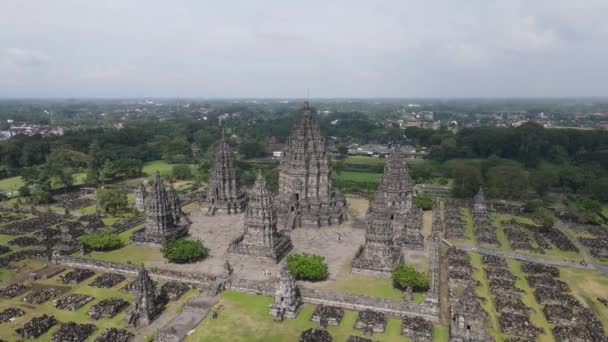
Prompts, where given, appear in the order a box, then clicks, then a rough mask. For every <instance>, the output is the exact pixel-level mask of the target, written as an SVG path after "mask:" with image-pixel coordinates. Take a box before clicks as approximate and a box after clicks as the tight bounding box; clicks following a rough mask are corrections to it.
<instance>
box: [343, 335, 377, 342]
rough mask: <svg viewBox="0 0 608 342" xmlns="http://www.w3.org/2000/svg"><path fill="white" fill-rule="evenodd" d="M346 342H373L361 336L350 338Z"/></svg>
mask: <svg viewBox="0 0 608 342" xmlns="http://www.w3.org/2000/svg"><path fill="white" fill-rule="evenodd" d="M346 342H372V340H370V339H369V338H365V337H360V336H349V337H348V340H346Z"/></svg>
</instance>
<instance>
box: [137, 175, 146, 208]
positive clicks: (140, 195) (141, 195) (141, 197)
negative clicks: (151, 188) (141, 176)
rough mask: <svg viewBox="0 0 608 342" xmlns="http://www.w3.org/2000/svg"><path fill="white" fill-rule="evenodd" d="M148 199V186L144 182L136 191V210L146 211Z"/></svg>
mask: <svg viewBox="0 0 608 342" xmlns="http://www.w3.org/2000/svg"><path fill="white" fill-rule="evenodd" d="M145 199H146V186H145V184H144V183H143V182H142V183H140V184H139V187H138V188H137V191H135V209H137V210H139V211H144V201H145Z"/></svg>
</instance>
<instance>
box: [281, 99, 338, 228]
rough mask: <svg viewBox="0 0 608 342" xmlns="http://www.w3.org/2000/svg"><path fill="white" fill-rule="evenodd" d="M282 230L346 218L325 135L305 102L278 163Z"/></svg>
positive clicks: (322, 224) (323, 224) (327, 223)
mask: <svg viewBox="0 0 608 342" xmlns="http://www.w3.org/2000/svg"><path fill="white" fill-rule="evenodd" d="M277 204H278V205H277V210H279V212H278V225H279V229H280V230H283V229H293V228H296V227H322V226H328V225H333V224H337V223H341V222H342V221H345V220H346V219H347V214H346V199H345V198H344V196H343V195H342V194H340V192H339V191H338V190H336V189H333V187H332V184H331V165H330V161H329V153H328V152H327V146H326V144H325V138H324V137H323V135H322V134H321V129H320V128H319V125H318V124H317V122H316V121H315V120H314V118H313V116H312V112H311V108H310V105H309V104H308V102H305V104H304V108H303V109H302V111H301V114H300V116H299V118H298V119H297V123H296V124H295V126H294V128H293V130H292V132H291V136H290V137H289V138H288V140H287V144H286V148H285V150H284V155H283V159H282V160H281V164H280V166H279V193H278V196H277Z"/></svg>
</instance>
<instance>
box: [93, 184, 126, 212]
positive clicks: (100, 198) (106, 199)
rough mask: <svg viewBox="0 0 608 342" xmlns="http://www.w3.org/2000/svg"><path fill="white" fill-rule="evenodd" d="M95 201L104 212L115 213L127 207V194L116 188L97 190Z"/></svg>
mask: <svg viewBox="0 0 608 342" xmlns="http://www.w3.org/2000/svg"><path fill="white" fill-rule="evenodd" d="M96 196H97V203H98V204H99V206H100V207H101V208H102V209H103V211H105V212H106V213H108V212H109V213H112V214H114V213H116V212H118V211H121V210H125V209H127V206H128V204H129V202H128V200H127V195H126V194H125V193H123V192H122V191H120V190H118V189H100V190H97V194H96Z"/></svg>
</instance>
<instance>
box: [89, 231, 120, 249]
mask: <svg viewBox="0 0 608 342" xmlns="http://www.w3.org/2000/svg"><path fill="white" fill-rule="evenodd" d="M82 244H83V245H84V247H85V248H86V249H90V250H94V251H111V250H114V249H118V248H120V247H122V246H123V242H122V240H121V239H120V236H119V235H118V234H115V233H110V232H107V231H106V232H101V233H98V234H92V235H86V236H84V237H83V238H82Z"/></svg>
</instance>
